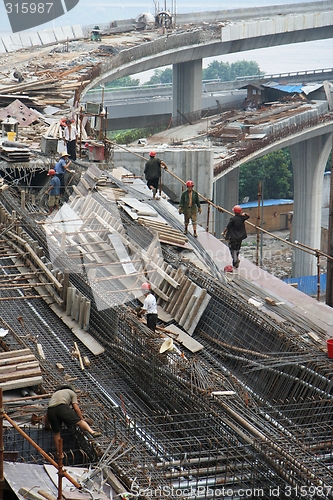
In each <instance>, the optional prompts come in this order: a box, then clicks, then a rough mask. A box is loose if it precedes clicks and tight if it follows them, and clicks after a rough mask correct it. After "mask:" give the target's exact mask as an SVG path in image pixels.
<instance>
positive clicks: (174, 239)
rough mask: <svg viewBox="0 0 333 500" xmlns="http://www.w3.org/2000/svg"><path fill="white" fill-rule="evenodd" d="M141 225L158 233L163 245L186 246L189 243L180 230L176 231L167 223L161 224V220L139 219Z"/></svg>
mask: <svg viewBox="0 0 333 500" xmlns="http://www.w3.org/2000/svg"><path fill="white" fill-rule="evenodd" d="M138 222H139V224H141V226H145V227H147V228H148V229H150V230H152V231H156V232H157V234H158V238H159V240H160V242H161V243H168V244H170V245H177V246H184V245H185V243H186V242H187V241H188V239H187V238H186V236H184V234H183V233H181V232H180V231H179V230H178V229H174V228H173V227H171V226H170V224H168V223H167V222H161V221H159V220H156V221H155V220H153V219H151V220H149V219H148V218H147V217H146V218H141V217H139V218H138Z"/></svg>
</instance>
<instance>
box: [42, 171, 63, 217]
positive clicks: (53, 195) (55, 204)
mask: <svg viewBox="0 0 333 500" xmlns="http://www.w3.org/2000/svg"><path fill="white" fill-rule="evenodd" d="M47 175H49V176H50V177H51V179H50V186H49V188H48V189H47V190H46V191H45V194H48V195H49V199H48V205H49V215H50V214H51V213H52V212H53V210H54V209H56V210H58V208H59V196H60V179H59V177H58V176H57V175H56V171H55V170H54V169H53V168H51V169H50V170H49V171H48V174H47Z"/></svg>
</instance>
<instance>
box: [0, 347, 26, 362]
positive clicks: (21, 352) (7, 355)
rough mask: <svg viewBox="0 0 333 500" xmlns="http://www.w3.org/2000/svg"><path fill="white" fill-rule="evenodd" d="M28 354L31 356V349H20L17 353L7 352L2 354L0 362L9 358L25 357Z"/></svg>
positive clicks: (0, 354)
mask: <svg viewBox="0 0 333 500" xmlns="http://www.w3.org/2000/svg"><path fill="white" fill-rule="evenodd" d="M27 354H31V351H30V349H20V350H16V351H5V352H0V360H1V359H8V358H14V357H16V356H21V355H22V356H25V355H27Z"/></svg>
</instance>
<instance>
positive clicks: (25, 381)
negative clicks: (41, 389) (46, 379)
mask: <svg viewBox="0 0 333 500" xmlns="http://www.w3.org/2000/svg"><path fill="white" fill-rule="evenodd" d="M42 383H43V377H42V376H41V375H40V376H36V377H29V378H21V379H17V380H10V381H8V382H3V383H1V388H2V390H3V391H12V390H14V389H21V388H22V387H32V386H34V385H39V384H42Z"/></svg>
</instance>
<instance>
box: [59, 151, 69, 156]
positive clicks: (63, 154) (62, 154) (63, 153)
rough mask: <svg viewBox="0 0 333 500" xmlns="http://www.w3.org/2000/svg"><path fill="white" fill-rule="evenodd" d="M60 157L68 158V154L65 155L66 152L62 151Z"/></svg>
mask: <svg viewBox="0 0 333 500" xmlns="http://www.w3.org/2000/svg"><path fill="white" fill-rule="evenodd" d="M60 156H61V157H63V156H69V154H68V153H67V151H63V152H62V153H61V155H60Z"/></svg>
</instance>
